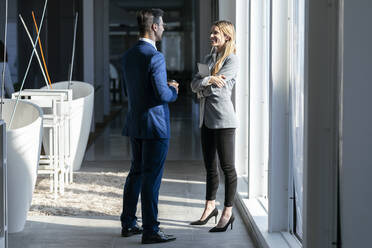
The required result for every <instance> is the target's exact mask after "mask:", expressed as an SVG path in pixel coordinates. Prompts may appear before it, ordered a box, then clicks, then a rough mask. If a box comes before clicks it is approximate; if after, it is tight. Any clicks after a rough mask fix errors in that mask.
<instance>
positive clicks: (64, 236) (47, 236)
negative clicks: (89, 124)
mask: <svg viewBox="0 0 372 248" xmlns="http://www.w3.org/2000/svg"><path fill="white" fill-rule="evenodd" d="M195 106H197V105H194V104H192V102H191V100H190V99H187V98H185V99H183V100H182V101H180V102H178V103H177V104H174V105H173V106H172V107H171V125H172V139H171V142H170V149H169V155H168V159H167V162H166V164H165V171H164V176H163V182H162V186H161V190H160V201H159V221H160V222H161V228H163V229H164V231H165V232H166V233H169V234H174V235H175V236H176V237H177V240H176V241H175V242H170V243H163V244H155V245H147V246H148V247H214V248H217V247H221V248H222V247H228V248H230V247H231V248H234V247H244V248H250V247H254V245H253V243H252V241H251V239H250V237H249V234H248V232H247V230H246V227H245V226H244V223H243V221H242V219H241V218H240V215H239V213H238V212H237V211H236V210H235V209H234V213H235V216H236V217H237V218H236V220H235V222H234V227H233V230H230V229H229V230H228V231H227V232H225V233H209V232H208V230H209V229H210V228H211V227H213V226H214V221H213V220H210V222H209V223H208V224H207V225H205V226H190V225H189V222H190V221H193V220H196V219H198V218H199V217H200V215H201V213H202V210H203V206H204V194H205V179H204V178H205V172H204V168H203V163H202V161H201V159H202V157H201V151H200V141H199V139H200V136H199V135H200V134H199V129H198V127H197V121H195V119H196V118H197V115H198V114H197V111H196V110H197V109H196V108H195ZM193 109H194V111H193ZM124 112H125V111H124ZM122 116H123V114H122V115H121V116H119V117H118V118H116V119H114V120H113V121H112V123H111V124H110V125H109V126H108V127H107V128H106V129H105V131H104V133H103V135H101V136H100V137H98V138H97V139H96V141H95V142H94V144H93V145H91V146H90V147H89V149H88V150H87V153H86V158H85V161H84V163H83V166H82V170H94V169H97V170H99V169H100V168H102V167H105V169H108V170H109V169H110V168H112V169H116V170H117V169H118V168H120V169H121V170H128V169H129V163H128V160H129V159H130V158H129V143H128V140H127V138H125V137H122V136H121V135H120V132H121V127H122V120H123V118H122ZM123 180H125V178H123ZM223 194H224V190H223V187H221V188H220V190H219V192H218V196H217V202H218V208H219V210H222V206H221V203H222V202H223ZM138 215H140V207H139V209H138ZM140 240H141V237H140V235H137V236H132V237H130V238H122V237H120V222H119V220H118V216H105V217H102V216H99V217H98V216H97V217H94V216H93V217H92V216H90V217H85V216H78V217H68V216H67V217H66V216H64V217H62V216H32V217H31V216H30V217H29V218H28V221H27V223H26V227H25V229H24V231H23V232H20V233H16V234H10V235H9V247H10V248H33V247H35V248H36V247H37V248H42V247H48V248H51V247H55V248H57V247H58V248H59V247H61V248H62V247H63V248H67V247H78V248H80V247H81V248H83V247H87V248H88V247H89V248H105V247H110V248H112V247H141V246H143V245H141V243H140Z"/></svg>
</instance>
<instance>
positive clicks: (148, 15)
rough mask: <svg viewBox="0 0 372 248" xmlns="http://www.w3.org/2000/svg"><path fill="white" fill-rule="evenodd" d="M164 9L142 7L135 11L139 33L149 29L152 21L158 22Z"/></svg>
mask: <svg viewBox="0 0 372 248" xmlns="http://www.w3.org/2000/svg"><path fill="white" fill-rule="evenodd" d="M163 14H164V11H163V10H161V9H143V10H140V11H138V12H137V22H138V27H139V32H140V35H144V34H145V33H147V32H150V31H151V25H152V24H153V23H160V17H162V16H163Z"/></svg>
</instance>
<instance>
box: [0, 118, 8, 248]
mask: <svg viewBox="0 0 372 248" xmlns="http://www.w3.org/2000/svg"><path fill="white" fill-rule="evenodd" d="M6 159H7V156H6V124H5V122H4V121H3V120H0V248H7V247H8V207H7V206H8V199H7V166H6V162H7V161H6Z"/></svg>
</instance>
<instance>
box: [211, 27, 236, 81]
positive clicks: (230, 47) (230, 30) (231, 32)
mask: <svg viewBox="0 0 372 248" xmlns="http://www.w3.org/2000/svg"><path fill="white" fill-rule="evenodd" d="M213 26H216V27H218V29H219V30H220V31H221V32H222V33H223V34H224V35H225V36H228V37H230V39H229V40H226V43H225V45H224V47H223V49H222V51H221V54H220V56H218V57H219V58H218V59H217V62H216V64H215V66H214V67H213V70H212V75H213V76H214V75H216V74H217V73H218V72H219V71H220V69H221V67H222V63H223V61H224V59H225V58H226V57H227V56H229V55H230V54H231V53H234V54H235V53H236V46H235V28H234V25H233V24H232V23H231V22H229V21H224V20H223V21H216V22H215V23H213Z"/></svg>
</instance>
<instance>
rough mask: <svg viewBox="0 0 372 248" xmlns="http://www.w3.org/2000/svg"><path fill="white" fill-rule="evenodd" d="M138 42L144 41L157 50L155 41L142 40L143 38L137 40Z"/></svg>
mask: <svg viewBox="0 0 372 248" xmlns="http://www.w3.org/2000/svg"><path fill="white" fill-rule="evenodd" d="M139 40H142V41H145V42H147V43H150V44H151V45H152V46H153V47H155V49H156V50H158V49H157V48H156V45H155V41H153V40H151V39H147V38H143V37H141V38H139Z"/></svg>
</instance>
